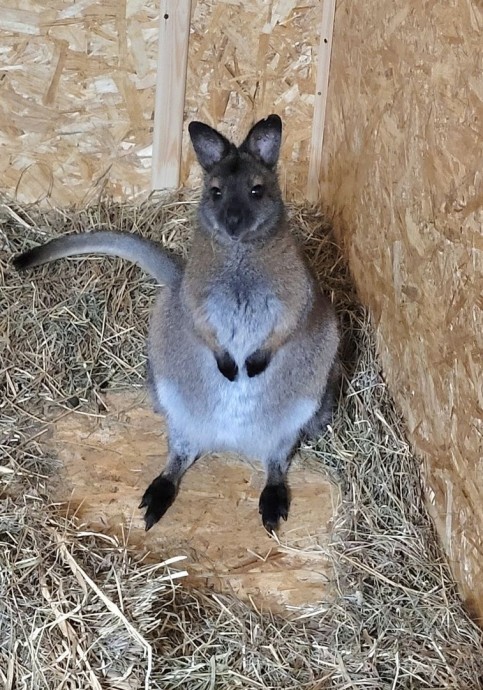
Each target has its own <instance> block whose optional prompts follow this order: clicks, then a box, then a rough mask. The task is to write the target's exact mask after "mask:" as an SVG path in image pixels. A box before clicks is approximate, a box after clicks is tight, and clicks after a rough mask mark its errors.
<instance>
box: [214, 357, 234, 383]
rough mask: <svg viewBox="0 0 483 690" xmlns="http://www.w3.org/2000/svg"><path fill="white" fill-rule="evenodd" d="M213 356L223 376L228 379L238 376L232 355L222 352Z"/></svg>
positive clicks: (231, 379) (232, 379)
mask: <svg viewBox="0 0 483 690" xmlns="http://www.w3.org/2000/svg"><path fill="white" fill-rule="evenodd" d="M215 358H216V363H217V365H218V369H219V370H220V371H221V373H222V374H223V376H224V377H225V378H226V379H228V380H229V381H234V380H235V379H236V377H237V376H238V366H237V364H236V362H235V360H234V359H233V357H232V356H231V355H230V354H229V353H228V352H223V353H222V354H221V355H219V354H215Z"/></svg>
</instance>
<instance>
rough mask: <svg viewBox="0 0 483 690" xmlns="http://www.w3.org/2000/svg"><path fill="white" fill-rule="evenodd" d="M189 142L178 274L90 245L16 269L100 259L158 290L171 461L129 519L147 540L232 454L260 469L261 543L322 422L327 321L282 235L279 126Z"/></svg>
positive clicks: (131, 244) (85, 239)
mask: <svg viewBox="0 0 483 690" xmlns="http://www.w3.org/2000/svg"><path fill="white" fill-rule="evenodd" d="M189 134H190V138H191V142H192V145H193V147H194V150H195V153H196V156H197V159H198V162H199V164H200V165H201V167H202V169H203V171H204V182H203V191H202V198H201V201H200V203H199V205H198V213H197V217H198V221H197V226H196V228H195V232H194V237H193V240H192V245H191V249H190V253H189V258H188V259H187V261H186V263H183V262H181V261H178V260H176V259H174V258H173V257H171V256H170V255H169V254H168V253H167V252H166V250H164V249H163V248H162V247H161V246H160V245H158V244H157V243H155V242H152V241H150V240H146V239H142V238H140V237H138V236H136V235H131V234H127V233H120V232H111V231H99V232H93V233H84V234H76V235H68V236H65V237H61V238H58V239H55V240H52V241H51V242H48V243H47V244H45V245H41V246H39V247H36V248H34V249H32V250H30V251H27V252H25V253H23V254H21V255H19V256H17V257H16V258H15V260H14V265H15V267H16V268H17V269H26V268H30V267H33V266H39V265H41V264H44V263H47V262H50V261H54V260H55V259H59V258H62V257H67V256H72V255H75V254H87V253H101V254H109V255H114V256H119V257H122V258H124V259H128V260H130V261H133V262H135V263H137V264H138V265H139V266H141V268H142V269H144V270H145V271H147V272H148V273H149V274H150V275H151V276H153V277H154V278H155V279H156V280H157V281H158V283H160V284H161V285H163V286H164V287H163V289H161V290H160V293H159V295H158V297H157V301H156V303H155V306H154V309H153V312H152V316H151V322H150V329H149V335H148V385H149V388H150V390H151V394H152V398H153V402H154V408H155V410H156V411H157V412H160V413H162V414H163V415H164V416H165V419H166V424H167V429H168V449H169V452H168V459H167V463H166V466H165V468H164V470H163V471H162V472H161V474H160V475H159V476H157V477H156V478H155V479H154V480H153V481H152V482H151V484H150V485H149V486H148V488H147V489H146V491H145V493H144V496H143V497H142V500H141V503H140V506H139V507H140V508H144V509H145V513H144V520H145V527H146V530H149V529H150V528H151V527H152V526H153V525H154V524H155V523H156V522H157V521H158V520H159V519H160V518H161V517H162V516H163V515H164V513H165V512H166V511H167V510H168V508H169V506H170V505H171V504H172V503H173V501H174V500H175V497H176V495H177V493H178V489H179V486H180V482H181V478H182V477H183V475H184V473H185V472H186V470H187V469H188V468H189V467H190V466H191V465H192V464H193V463H194V462H195V461H196V460H197V459H198V458H199V457H200V456H201V455H203V454H206V453H209V452H219V451H234V452H236V453H239V454H241V455H244V456H246V457H249V458H253V459H258V460H260V461H261V462H262V464H263V466H264V468H265V471H266V483H265V486H264V488H263V491H262V493H261V495H260V501H259V511H260V514H261V517H262V522H263V525H264V526H265V528H266V529H267V530H268V531H269V532H271V531H272V530H275V529H277V527H278V525H279V522H280V519H281V518H282V519H285V520H286V519H287V516H288V511H289V503H290V495H289V489H288V484H287V472H288V469H289V465H290V461H291V458H292V454H293V451H294V449H295V448H296V446H297V444H298V442H299V441H300V439H301V438H303V437H313V436H315V435H317V434H320V433H321V432H322V431H323V430H324V429H325V428H326V426H327V424H328V423H329V422H330V419H331V414H332V407H333V401H334V395H335V390H336V385H337V381H338V370H339V361H338V344H339V335H338V325H337V320H336V317H335V314H334V310H333V308H332V305H331V303H330V301H329V300H328V299H327V297H325V296H324V295H323V294H322V292H321V290H320V289H319V287H318V285H317V283H316V281H315V278H314V276H313V274H312V273H311V271H310V269H309V267H308V265H307V263H306V261H305V259H304V257H303V255H302V252H301V249H300V247H299V246H298V244H297V242H296V241H295V239H294V237H293V236H292V234H291V233H290V230H289V227H288V222H287V218H286V211H285V206H284V203H283V201H282V195H281V191H280V187H279V184H278V180H277V174H276V166H277V162H278V158H279V152H280V144H281V135H282V121H281V119H280V118H279V117H278V115H270V116H269V117H267V118H266V119H264V120H260V121H259V122H258V123H256V124H255V125H254V126H253V127H252V128H251V129H250V131H249V133H248V135H247V136H246V138H245V140H244V141H243V143H242V144H241V145H240V146H239V147H237V146H236V145H235V144H233V143H232V142H230V141H229V140H228V139H226V138H225V137H224V136H223V135H222V134H220V133H219V132H218V131H217V130H215V129H213V128H211V127H209V126H208V125H206V124H204V123H202V122H191V123H190V125H189Z"/></svg>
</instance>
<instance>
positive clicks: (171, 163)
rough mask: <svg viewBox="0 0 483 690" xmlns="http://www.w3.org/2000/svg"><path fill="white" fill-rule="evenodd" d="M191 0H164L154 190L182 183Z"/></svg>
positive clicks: (154, 137) (159, 52)
mask: <svg viewBox="0 0 483 690" xmlns="http://www.w3.org/2000/svg"><path fill="white" fill-rule="evenodd" d="M190 19H191V0H161V8H160V23H159V47H158V72H157V80H156V99H155V106H154V133H153V161H152V176H151V187H152V189H173V188H176V187H178V186H179V182H180V167H181V143H182V139H183V113H184V99H185V88H186V67H187V62H188V41H189V30H190Z"/></svg>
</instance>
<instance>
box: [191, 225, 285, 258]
mask: <svg viewBox="0 0 483 690" xmlns="http://www.w3.org/2000/svg"><path fill="white" fill-rule="evenodd" d="M294 248H295V243H294V241H293V238H292V236H291V234H290V232H289V229H288V226H287V223H286V222H285V221H284V222H282V223H280V224H279V225H278V226H277V228H276V229H275V230H274V231H273V233H271V234H270V236H268V237H263V238H261V239H257V240H253V241H250V242H241V241H238V242H237V241H236V240H225V239H223V240H220V241H218V240H216V239H215V238H213V237H210V236H208V235H207V234H206V233H205V232H203V231H202V230H198V231H197V232H196V233H195V235H194V238H193V242H192V247H191V251H190V257H191V258H192V260H194V261H196V263H198V262H199V260H200V259H202V260H203V261H204V262H206V264H211V265H213V264H215V265H226V264H232V265H236V264H242V263H245V262H249V263H252V262H255V263H260V262H261V263H263V262H265V261H268V262H269V263H270V264H271V263H273V261H274V259H276V257H277V256H279V255H280V254H284V253H286V252H287V250H288V251H290V249H294Z"/></svg>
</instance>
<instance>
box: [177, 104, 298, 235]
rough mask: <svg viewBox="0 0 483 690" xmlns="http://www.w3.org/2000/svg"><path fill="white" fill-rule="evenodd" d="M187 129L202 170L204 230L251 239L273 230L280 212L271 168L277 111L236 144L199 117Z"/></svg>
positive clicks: (277, 142) (273, 166)
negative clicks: (199, 120)
mask: <svg viewBox="0 0 483 690" xmlns="http://www.w3.org/2000/svg"><path fill="white" fill-rule="evenodd" d="M189 133H190V137H191V141H192V143H193V148H194V150H195V153H196V156H197V158H198V161H199V163H200V165H201V167H202V168H203V170H204V173H205V176H204V188H203V196H202V199H201V203H200V206H199V219H200V223H201V225H202V227H203V229H204V230H205V231H206V232H208V233H210V234H211V235H212V236H214V237H216V238H218V239H219V240H222V241H223V240H226V241H229V240H230V239H231V240H241V241H255V240H257V239H262V238H263V237H267V236H269V235H270V234H272V233H273V232H274V231H275V229H276V227H277V225H278V224H279V222H280V220H281V218H282V216H283V212H284V206H283V202H282V197H281V193H280V187H279V184H278V180H277V173H276V167H277V161H278V156H279V152H280V142H281V137H282V121H281V119H280V118H279V116H278V115H270V116H269V117H267V118H266V119H265V120H260V122H257V124H256V125H254V126H253V127H252V128H251V130H250V131H249V133H248V135H247V137H246V139H245V141H244V142H243V143H242V144H241V146H238V147H237V146H235V145H234V144H232V143H231V142H230V141H228V139H226V138H225V137H224V136H223V135H222V134H220V133H219V132H217V131H216V130H215V129H213V128H212V127H209V126H208V125H205V124H203V123H202V122H191V123H190V125H189Z"/></svg>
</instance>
